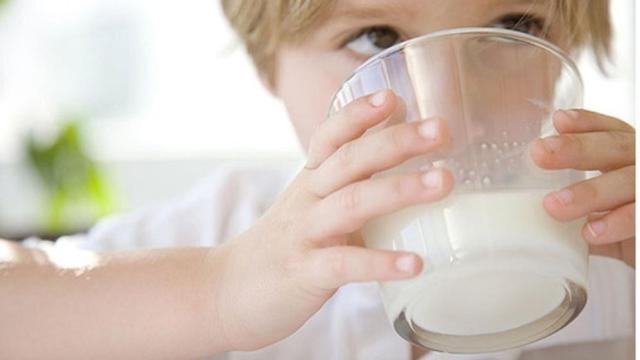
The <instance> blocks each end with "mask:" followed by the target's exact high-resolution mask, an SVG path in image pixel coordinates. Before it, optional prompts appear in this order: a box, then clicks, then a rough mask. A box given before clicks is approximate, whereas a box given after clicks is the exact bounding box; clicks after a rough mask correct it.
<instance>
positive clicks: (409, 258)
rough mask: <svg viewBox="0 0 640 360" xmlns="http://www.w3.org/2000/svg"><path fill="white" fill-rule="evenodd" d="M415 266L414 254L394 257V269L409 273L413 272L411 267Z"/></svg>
mask: <svg viewBox="0 0 640 360" xmlns="http://www.w3.org/2000/svg"><path fill="white" fill-rule="evenodd" d="M415 266H416V257H415V255H403V256H401V257H399V258H398V259H396V269H398V270H400V271H402V272H406V273H410V272H413V269H414V268H415Z"/></svg>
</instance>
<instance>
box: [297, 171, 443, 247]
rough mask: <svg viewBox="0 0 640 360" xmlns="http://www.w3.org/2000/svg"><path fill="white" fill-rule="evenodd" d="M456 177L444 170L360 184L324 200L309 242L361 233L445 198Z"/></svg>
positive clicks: (315, 212)
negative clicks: (383, 218)
mask: <svg viewBox="0 0 640 360" xmlns="http://www.w3.org/2000/svg"><path fill="white" fill-rule="evenodd" d="M452 188H453V175H451V173H450V172H448V171H447V170H444V169H432V170H430V171H428V172H426V173H422V172H416V173H411V174H402V175H394V176H390V177H386V178H379V179H370V180H364V181H360V182H357V183H354V184H351V185H349V186H346V187H344V188H342V189H340V190H339V191H336V192H334V193H332V194H331V195H329V196H327V197H326V198H324V199H322V200H321V201H320V202H319V203H318V204H317V206H316V207H315V208H314V211H313V215H312V217H313V218H314V219H318V220H317V221H316V222H315V223H312V224H313V225H312V228H310V229H309V238H310V239H312V240H313V239H318V240H322V239H327V238H330V237H332V236H337V235H344V234H348V233H351V232H353V231H356V230H358V229H360V228H361V227H362V226H363V225H364V223H365V222H367V221H368V220H370V219H372V218H374V217H376V216H380V215H383V214H387V213H390V212H392V211H395V210H398V209H401V208H404V207H407V206H410V205H415V204H420V203H429V202H433V201H437V200H440V199H442V198H443V197H445V196H446V195H447V194H448V193H449V192H450V191H451V189H452Z"/></svg>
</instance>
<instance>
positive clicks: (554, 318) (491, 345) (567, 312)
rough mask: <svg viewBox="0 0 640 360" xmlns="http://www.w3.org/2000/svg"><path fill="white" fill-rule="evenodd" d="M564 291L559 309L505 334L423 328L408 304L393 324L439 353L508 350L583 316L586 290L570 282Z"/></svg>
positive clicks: (408, 336)
mask: <svg viewBox="0 0 640 360" xmlns="http://www.w3.org/2000/svg"><path fill="white" fill-rule="evenodd" d="M563 288H564V298H563V300H562V301H561V302H560V304H559V305H558V306H557V307H556V308H555V309H553V310H551V311H550V312H548V313H546V314H545V315H543V316H541V317H540V318H538V319H537V320H534V321H532V322H530V323H527V324H525V325H522V326H519V327H516V328H513V329H509V330H505V331H500V332H494V333H488V334H473V335H459V334H458V335H456V334H443V333H437V332H432V331H429V330H427V329H424V328H422V327H420V326H419V325H418V324H416V323H415V322H414V321H413V320H412V319H411V317H410V316H409V315H408V314H409V313H410V312H409V311H407V309H410V308H411V307H412V306H415V304H408V305H407V307H405V308H404V309H403V310H402V311H401V312H400V313H399V315H398V316H397V318H396V319H395V320H394V321H393V326H394V328H395V330H396V332H397V333H398V334H399V335H400V336H401V337H403V338H404V339H405V340H407V341H409V342H411V343H413V344H415V345H417V346H422V347H426V348H428V349H432V350H436V351H442V352H448V353H460V354H465V353H467V354H468V353H485V352H495V351H501V350H507V349H510V348H514V347H519V346H523V345H526V344H529V343H532V342H534V341H537V340H540V339H542V338H544V337H547V336H549V335H551V334H553V333H555V332H556V331H558V330H560V329H562V328H563V327H564V326H566V325H567V324H569V323H570V322H571V321H572V320H573V319H575V317H576V316H578V314H580V312H581V311H582V309H583V308H584V306H585V304H586V302H587V293H586V291H585V289H584V288H583V287H582V286H580V285H577V284H575V283H573V282H571V281H568V280H566V279H565V280H564V281H563ZM417 301H418V302H419V301H420V300H417Z"/></svg>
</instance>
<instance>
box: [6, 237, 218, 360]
mask: <svg viewBox="0 0 640 360" xmlns="http://www.w3.org/2000/svg"><path fill="white" fill-rule="evenodd" d="M225 251H226V249H225V248H224V247H221V248H217V249H210V248H183V249H166V250H145V251H135V252H124V253H112V254H107V255H96V254H94V253H86V254H85V256H84V257H83V256H79V255H78V254H73V255H70V257H69V258H68V259H65V258H64V257H65V254H64V252H61V253H58V254H55V253H54V254H47V253H45V252H42V251H38V250H27V249H25V248H22V247H20V246H18V245H15V244H11V243H8V242H4V241H1V240H0V358H3V359H4V358H7V359H9V358H11V359H13V358H65V359H71V358H85V359H86V358H136V359H144V358H153V359H159V358H194V357H202V356H204V355H208V354H212V353H216V352H221V351H225V350H228V349H227V348H226V344H225V340H224V335H223V334H222V333H221V331H220V329H221V328H222V324H221V323H220V322H219V321H218V319H217V316H216V311H215V310H216V301H215V296H216V294H219V291H220V290H219V289H217V288H216V287H217V283H218V281H217V276H219V275H220V273H221V271H222V270H221V267H222V266H223V260H224V252H225ZM78 259H84V260H83V261H82V262H80V263H78ZM71 260H72V261H74V262H76V263H75V264H71V263H70V262H71Z"/></svg>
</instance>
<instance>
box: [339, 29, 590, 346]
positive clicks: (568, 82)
mask: <svg viewBox="0 0 640 360" xmlns="http://www.w3.org/2000/svg"><path fill="white" fill-rule="evenodd" d="M381 89H392V90H393V91H394V92H395V93H396V94H397V95H398V96H399V98H400V106H401V110H402V113H403V115H404V116H403V117H402V116H401V117H399V118H396V117H394V118H393V119H388V120H386V121H385V122H384V123H381V124H379V125H377V126H376V127H374V128H371V129H369V130H368V132H367V133H365V135H364V136H367V135H368V134H370V133H371V132H375V131H379V130H381V129H383V128H385V127H388V126H392V125H394V124H395V123H397V122H399V121H407V122H411V121H419V120H421V119H425V118H431V117H439V118H440V119H442V121H445V122H446V123H447V126H448V128H449V130H450V134H451V139H452V141H451V143H450V144H449V145H448V146H447V147H445V148H443V149H441V150H439V151H437V152H435V153H431V154H428V155H423V156H418V157H415V158H412V159H410V160H408V161H406V162H404V163H403V164H401V165H400V166H397V167H395V168H392V169H389V170H386V171H383V172H380V173H377V174H375V175H374V177H384V176H389V175H391V174H394V173H405V172H408V171H410V170H416V169H421V170H425V169H428V168H430V167H443V168H447V169H448V170H450V171H451V172H452V173H453V174H454V178H455V185H454V190H453V192H452V193H451V194H450V195H449V196H447V197H446V198H445V199H443V200H441V201H439V202H436V203H432V204H426V205H418V206H412V207H409V208H405V209H402V210H400V211H396V212H394V213H391V214H388V215H385V216H381V217H379V218H376V219H373V220H371V221H369V222H368V223H367V224H366V225H365V226H364V227H363V229H362V232H361V233H362V236H363V238H364V240H365V243H366V245H367V246H368V247H371V248H380V249H393V250H406V251H413V252H416V253H418V254H420V255H421V256H422V258H423V259H424V269H423V272H422V273H421V274H420V275H419V276H418V277H416V278H414V279H410V280H406V281H396V282H385V283H381V284H380V289H381V294H382V298H383V301H384V304H385V307H386V311H387V314H388V316H389V319H390V321H391V323H392V324H393V326H394V328H395V330H396V331H397V332H398V334H399V335H400V336H402V337H403V338H405V339H406V340H408V341H410V342H412V343H414V344H418V345H421V346H424V347H427V348H431V349H434V350H438V351H445V352H452V353H480V352H491V351H498V350H503V349H507V348H512V347H516V346H521V345H524V344H527V343H531V342H534V341H536V340H538V339H541V338H543V337H546V336H548V335H550V334H553V333H554V332H556V331H558V330H559V329H561V328H562V327H564V326H565V325H567V324H568V323H569V322H571V321H572V320H573V319H574V318H575V317H576V316H577V315H578V314H579V313H580V311H581V310H582V308H583V307H584V305H585V303H586V300H587V259H588V253H587V246H586V244H585V243H584V241H583V240H582V239H581V236H580V228H581V225H582V223H583V219H579V220H576V221H572V222H567V223H562V222H559V221H556V220H554V219H552V218H551V217H550V216H549V215H548V214H547V213H546V212H545V210H544V208H543V206H542V200H543V197H544V196H545V195H546V194H548V193H549V192H552V191H555V190H558V189H560V188H562V187H564V186H567V185H569V184H570V183H574V182H577V181H579V180H582V179H584V178H585V173H584V172H580V171H575V170H553V171H549V170H543V169H541V168H539V167H538V166H537V165H535V164H534V163H533V160H532V159H531V157H530V155H529V151H528V146H529V144H530V143H531V142H532V141H533V140H534V139H536V138H539V137H545V136H549V135H553V134H555V133H556V132H555V129H554V127H553V124H552V121H551V114H552V112H553V111H554V110H556V109H564V108H574V107H580V106H581V102H582V92H583V85H582V80H581V78H580V74H579V72H578V70H577V68H576V66H575V64H574V63H573V61H572V60H571V59H570V58H569V57H568V56H566V55H565V54H564V53H563V52H562V51H561V50H560V49H559V48H558V47H556V46H554V45H553V44H551V43H549V42H547V41H545V40H542V39H540V38H537V37H534V36H530V35H527V34H523V33H519V32H515V31H510V30H502V29H492V28H462V29H453V30H447V31H442V32H437V33H432V34H428V35H425V36H422V37H419V38H415V39H411V40H409V41H406V42H404V43H401V44H398V45H396V46H394V47H392V48H390V49H387V50H386V51H384V52H382V53H380V54H378V55H377V56H375V57H373V58H371V59H369V60H368V61H367V62H366V63H364V64H363V65H361V66H360V67H359V68H358V69H357V70H356V71H355V72H354V74H353V75H352V76H351V77H350V78H349V79H348V80H347V81H346V82H345V83H344V84H343V85H342V87H341V88H340V89H339V90H338V92H337V94H336V95H335V97H334V99H333V102H332V107H331V110H330V112H335V111H337V110H339V109H340V108H342V107H343V106H345V105H346V104H348V103H349V102H351V101H353V100H354V99H356V98H358V97H361V96H365V95H368V94H371V93H374V92H376V91H378V90H381Z"/></svg>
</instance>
